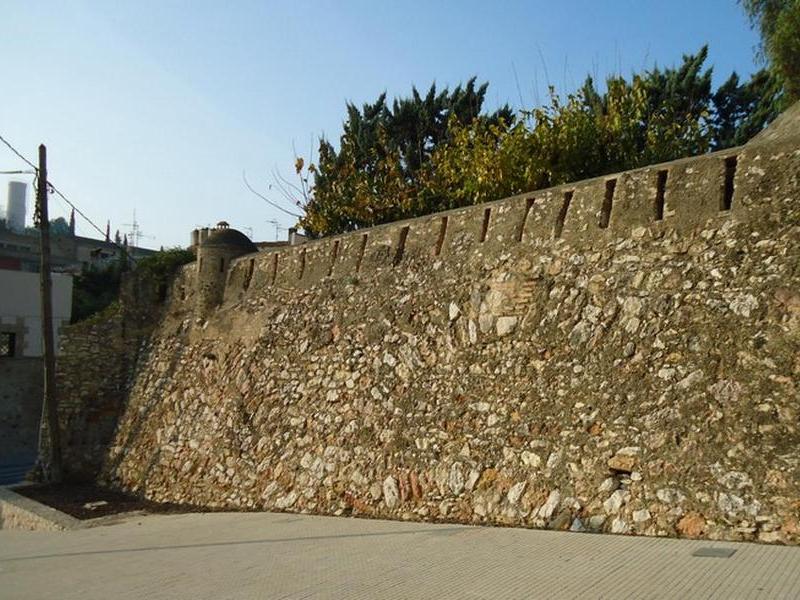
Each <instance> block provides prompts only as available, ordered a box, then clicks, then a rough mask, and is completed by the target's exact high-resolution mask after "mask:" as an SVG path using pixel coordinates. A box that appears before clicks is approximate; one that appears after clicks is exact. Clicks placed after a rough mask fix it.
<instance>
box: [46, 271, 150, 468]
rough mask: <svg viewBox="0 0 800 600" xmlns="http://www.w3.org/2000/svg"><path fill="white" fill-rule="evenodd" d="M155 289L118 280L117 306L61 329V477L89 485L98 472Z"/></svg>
mask: <svg viewBox="0 0 800 600" xmlns="http://www.w3.org/2000/svg"><path fill="white" fill-rule="evenodd" d="M154 285H155V284H152V283H147V282H142V281H140V280H139V279H138V278H137V277H136V276H135V275H128V276H126V277H125V278H124V279H123V283H122V286H121V292H120V302H119V303H117V304H113V305H111V306H110V307H109V308H107V309H106V310H105V311H103V312H102V313H100V314H97V315H94V316H93V317H90V318H89V319H87V320H85V321H81V322H79V323H76V324H74V325H70V326H68V327H66V328H65V329H64V332H63V334H62V338H61V344H60V352H59V355H58V358H57V361H56V390H57V394H58V414H59V422H60V425H61V442H62V446H63V459H64V472H65V476H66V477H67V478H69V479H73V480H83V479H93V478H94V477H96V475H97V473H98V471H99V470H100V468H101V466H102V464H103V460H104V456H105V453H106V451H107V448H108V445H109V443H110V441H111V439H112V436H113V435H114V432H115V430H116V427H117V421H118V419H119V416H120V414H121V413H122V411H123V409H124V406H125V400H126V398H127V393H128V390H129V388H130V383H131V381H132V378H133V377H134V374H135V370H136V367H137V364H138V362H139V361H140V360H141V359H142V358H143V357H142V349H143V346H142V342H143V340H144V339H145V338H147V336H148V335H149V334H150V332H151V330H152V329H153V326H154V325H155V323H157V322H158V319H159V314H160V310H161V306H160V303H161V300H160V298H159V295H158V290H157V289H155V287H154Z"/></svg>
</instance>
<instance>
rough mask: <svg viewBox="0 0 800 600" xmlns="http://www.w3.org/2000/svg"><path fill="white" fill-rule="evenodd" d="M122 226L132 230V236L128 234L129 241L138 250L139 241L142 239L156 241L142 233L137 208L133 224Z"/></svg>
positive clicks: (134, 212) (134, 210)
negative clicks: (137, 217)
mask: <svg viewBox="0 0 800 600" xmlns="http://www.w3.org/2000/svg"><path fill="white" fill-rule="evenodd" d="M122 226H123V227H130V228H131V232H130V234H128V240H129V241H130V244H131V245H132V246H133V247H134V248H138V247H139V240H140V239H141V238H146V239H150V240H154V239H155V237H154V236H152V235H145V234H144V233H142V228H141V227H139V222H138V221H137V220H136V209H135V208H134V209H133V223H123V224H122Z"/></svg>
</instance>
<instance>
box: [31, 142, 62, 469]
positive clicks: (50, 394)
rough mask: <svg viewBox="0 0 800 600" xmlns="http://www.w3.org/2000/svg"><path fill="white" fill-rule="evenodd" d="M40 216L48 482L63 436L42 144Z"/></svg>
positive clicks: (43, 454) (43, 451)
mask: <svg viewBox="0 0 800 600" xmlns="http://www.w3.org/2000/svg"><path fill="white" fill-rule="evenodd" d="M38 183H39V185H38V188H37V190H36V216H37V218H38V220H39V233H40V236H39V240H40V243H41V263H40V271H39V275H40V277H39V282H40V286H39V288H40V292H41V304H42V344H43V350H44V352H43V355H44V399H43V403H42V421H41V426H40V429H39V471H40V474H41V477H42V480H43V481H45V482H48V483H58V482H60V481H61V476H62V470H61V439H60V435H59V434H60V431H59V426H58V405H57V398H56V386H55V379H56V360H55V344H54V339H53V292H52V289H53V283H52V280H51V277H50V220H49V216H48V214H47V148H45V146H44V144H41V145H40V146H39V173H38Z"/></svg>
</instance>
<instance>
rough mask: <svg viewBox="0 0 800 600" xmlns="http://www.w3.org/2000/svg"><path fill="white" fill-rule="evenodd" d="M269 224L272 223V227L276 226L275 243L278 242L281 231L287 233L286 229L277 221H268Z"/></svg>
mask: <svg viewBox="0 0 800 600" xmlns="http://www.w3.org/2000/svg"><path fill="white" fill-rule="evenodd" d="M267 223H271V224H272V225H275V241H276V242H277V241H278V236H279V235H280V231H281V230H283V231H286V227H284V226H283V225H281V224H280V223H279V222H278V220H277V219H267Z"/></svg>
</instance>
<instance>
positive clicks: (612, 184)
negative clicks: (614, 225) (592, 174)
mask: <svg viewBox="0 0 800 600" xmlns="http://www.w3.org/2000/svg"><path fill="white" fill-rule="evenodd" d="M616 188H617V180H616V178H615V179H607V180H606V194H605V196H604V197H603V208H602V210H601V211H600V229H606V228H608V224H609V222H610V221H611V210H612V209H613V207H614V190H616Z"/></svg>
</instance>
